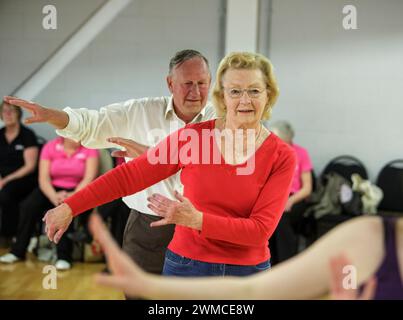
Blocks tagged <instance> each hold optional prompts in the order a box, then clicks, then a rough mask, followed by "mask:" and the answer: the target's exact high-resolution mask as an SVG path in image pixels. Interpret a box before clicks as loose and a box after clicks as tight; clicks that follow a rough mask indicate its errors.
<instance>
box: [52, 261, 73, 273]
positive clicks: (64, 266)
mask: <svg viewBox="0 0 403 320" xmlns="http://www.w3.org/2000/svg"><path fill="white" fill-rule="evenodd" d="M55 267H56V269H57V270H60V271H63V270H69V269H71V263H70V262H68V261H66V260H57V261H56V263H55Z"/></svg>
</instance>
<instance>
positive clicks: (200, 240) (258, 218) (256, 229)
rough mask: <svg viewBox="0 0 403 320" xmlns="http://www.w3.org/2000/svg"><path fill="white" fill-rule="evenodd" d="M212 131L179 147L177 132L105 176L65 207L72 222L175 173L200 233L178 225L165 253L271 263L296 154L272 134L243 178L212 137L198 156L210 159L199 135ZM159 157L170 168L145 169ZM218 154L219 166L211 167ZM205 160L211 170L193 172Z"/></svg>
mask: <svg viewBox="0 0 403 320" xmlns="http://www.w3.org/2000/svg"><path fill="white" fill-rule="evenodd" d="M214 126H215V120H210V121H206V122H202V123H198V124H191V125H187V126H186V127H185V128H191V129H194V130H195V131H194V132H197V133H198V135H197V138H196V139H195V135H192V137H189V139H188V140H186V141H180V140H182V139H179V142H178V139H177V137H178V136H179V137H182V136H181V135H183V134H184V132H183V131H184V128H182V129H180V130H179V131H177V132H176V133H173V134H171V135H170V136H169V137H168V138H166V139H165V140H164V141H162V142H161V143H160V144H158V145H157V146H156V147H155V148H152V149H150V150H149V152H148V153H146V154H143V155H142V156H140V157H138V158H136V159H134V160H132V161H130V162H128V163H126V164H122V165H120V166H118V167H117V168H115V169H113V170H111V171H109V172H108V173H106V174H105V175H103V176H101V177H99V178H98V179H96V180H95V181H93V182H92V183H91V184H89V185H88V186H87V187H86V188H84V189H82V190H80V191H79V192H77V193H75V194H74V195H73V196H71V197H70V198H68V199H66V200H65V202H66V203H67V204H68V205H69V206H70V207H71V209H72V210H73V215H74V216H76V215H78V214H79V213H82V212H84V211H86V210H88V209H91V208H94V207H96V206H98V205H100V204H103V203H106V202H110V201H112V200H114V199H116V198H119V197H122V196H126V195H130V194H133V193H135V192H138V191H141V190H143V189H145V188H147V187H149V186H151V185H153V184H154V183H156V182H158V181H161V180H163V179H165V178H167V177H169V176H171V175H173V174H175V173H176V172H178V171H179V170H182V172H181V182H182V184H183V185H184V196H185V197H187V198H188V199H189V200H190V201H191V203H192V204H193V205H194V206H195V208H196V209H197V210H199V211H202V212H203V224H202V230H201V231H198V230H195V229H191V228H187V227H183V226H179V225H177V226H176V228H175V234H174V237H173V239H172V241H171V243H170V244H169V249H170V250H172V251H173V252H175V253H177V254H179V255H182V256H186V257H188V258H191V259H196V260H200V261H205V262H211V263H226V264H237V265H256V264H258V263H261V262H263V261H265V260H267V259H268V258H270V253H269V249H268V239H269V238H270V237H271V235H272V234H273V232H274V230H275V228H276V226H277V224H278V222H279V220H280V217H281V215H282V212H283V211H284V208H285V204H286V202H287V199H288V195H289V190H290V186H291V181H292V177H293V174H294V171H295V166H296V158H295V154H294V152H293V151H292V149H291V148H290V147H289V146H288V145H287V144H286V143H284V142H283V141H282V140H281V139H279V138H278V137H277V136H276V135H274V134H271V135H270V136H269V137H268V138H267V139H266V140H265V141H264V142H263V144H262V145H261V146H260V147H259V148H258V150H257V151H256V153H255V168H254V171H253V172H252V173H251V174H249V175H238V174H237V171H236V170H237V168H242V167H245V166H246V165H245V164H240V165H230V164H226V163H225V162H224V160H223V158H222V157H221V153H220V151H219V149H218V146H217V145H216V143H215V138H214V135H211V137H210V138H209V141H210V146H209V147H208V148H207V149H206V146H205V144H204V151H210V152H209V153H208V152H207V153H206V152H204V153H203V152H201V151H202V146H203V143H202V134H201V133H202V130H204V131H205V132H213V131H212V129H214ZM206 130H207V131H206ZM186 132H189V131H186ZM186 136H188V134H187V133H186ZM173 142H175V143H173ZM156 150H158V151H156ZM171 150H172V151H173V152H172V154H173V155H171V153H170V152H171ZM164 151H168V155H171V156H168V162H169V163H167V164H161V163H158V164H152V163H150V161H149V159H150V158H147V155H150V154H154V155H162V154H163V153H161V152H164ZM195 151H199V152H195ZM178 154H179V155H180V157H178ZM217 154H218V157H219V158H221V163H220V164H211V159H213V157H214V156H217ZM184 155H189V156H191V159H192V161H186V159H183V158H184ZM206 156H207V158H208V157H210V158H209V160H210V162H209V163H210V164H200V163H206ZM189 159H190V158H189ZM151 162H152V161H151ZM189 162H190V163H189ZM207 162H208V161H207Z"/></svg>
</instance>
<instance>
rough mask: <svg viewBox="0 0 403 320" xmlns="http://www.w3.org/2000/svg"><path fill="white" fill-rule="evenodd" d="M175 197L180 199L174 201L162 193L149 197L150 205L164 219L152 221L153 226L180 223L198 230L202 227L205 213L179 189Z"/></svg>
mask: <svg viewBox="0 0 403 320" xmlns="http://www.w3.org/2000/svg"><path fill="white" fill-rule="evenodd" d="M175 197H176V199H178V200H179V201H174V200H171V199H168V198H167V197H164V196H162V195H160V194H153V195H152V196H151V197H149V198H148V201H149V204H148V207H149V208H150V209H151V210H152V211H153V212H155V213H156V214H158V215H159V216H161V217H163V219H161V220H159V221H156V222H153V223H151V225H150V226H151V227H157V226H164V225H167V224H178V225H181V226H185V227H189V228H192V229H196V230H201V229H202V224H203V213H202V212H200V211H198V210H196V208H195V207H194V206H193V204H192V203H191V202H190V201H189V200H188V199H187V198H185V197H183V196H182V195H181V194H180V193H179V192H178V191H175Z"/></svg>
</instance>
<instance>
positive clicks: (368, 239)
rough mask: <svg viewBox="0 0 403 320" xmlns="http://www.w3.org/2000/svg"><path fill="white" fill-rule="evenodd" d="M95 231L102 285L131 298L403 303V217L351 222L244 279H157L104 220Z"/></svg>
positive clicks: (95, 223)
mask: <svg viewBox="0 0 403 320" xmlns="http://www.w3.org/2000/svg"><path fill="white" fill-rule="evenodd" d="M90 230H91V232H92V233H93V235H94V238H95V239H97V240H98V241H99V243H100V244H101V247H102V248H103V250H104V253H105V256H106V258H107V262H108V266H109V269H110V272H111V275H105V274H98V275H97V277H96V282H97V283H98V284H101V285H105V286H108V287H113V288H116V289H119V290H123V291H124V292H125V293H126V294H127V295H129V296H131V297H141V298H145V299H161V300H164V299H208V300H214V299H221V300H225V299H237V300H244V299H251V300H257V299H266V300H267V299H318V298H325V297H326V296H327V295H329V293H330V295H331V297H332V298H334V299H376V300H397V299H400V300H402V299H403V282H402V277H401V274H403V254H402V253H403V218H386V217H359V218H355V219H351V220H349V221H347V222H344V223H342V224H340V225H338V226H337V227H335V228H334V229H332V230H331V231H330V232H328V233H327V234H326V235H325V236H323V237H322V238H320V239H319V240H317V241H316V242H315V243H314V244H313V245H312V246H310V247H309V248H308V249H307V250H306V251H304V252H301V253H300V254H298V255H297V256H295V257H293V258H291V259H289V260H288V261H285V262H283V263H281V264H279V265H277V266H274V268H272V270H267V271H264V272H261V273H258V274H255V275H252V276H248V277H243V278H240V277H229V278H223V277H210V278H202V279H201V278H179V277H175V278H171V277H162V276H159V275H153V274H150V273H147V272H144V271H143V270H141V269H140V268H139V267H138V266H137V265H136V264H135V263H134V262H133V261H132V260H131V259H130V257H129V256H128V255H127V254H126V253H124V252H123V251H122V250H120V249H119V247H118V246H117V244H116V243H115V242H114V240H113V239H112V237H111V236H110V234H109V232H108V230H107V229H106V227H105V226H104V225H103V223H102V220H101V219H100V217H99V216H97V215H92V216H91V218H90ZM346 266H348V269H347V271H348V272H347V273H346ZM346 283H347V285H346ZM361 289H363V290H362V292H360V291H361Z"/></svg>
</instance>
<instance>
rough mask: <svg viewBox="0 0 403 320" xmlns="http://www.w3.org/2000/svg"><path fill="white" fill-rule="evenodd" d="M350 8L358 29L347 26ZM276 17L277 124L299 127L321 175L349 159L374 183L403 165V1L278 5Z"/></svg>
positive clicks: (276, 1)
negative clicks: (392, 166) (402, 161)
mask: <svg viewBox="0 0 403 320" xmlns="http://www.w3.org/2000/svg"><path fill="white" fill-rule="evenodd" d="M346 4H354V5H355V6H356V8H357V11H358V12H357V13H358V29H357V30H344V29H343V27H342V19H343V17H344V15H343V13H342V8H343V6H344V5H346ZM271 14H272V21H271V30H269V33H267V37H269V38H270V53H269V56H270V58H271V60H272V62H273V64H274V66H275V70H276V74H277V77H278V82H279V86H280V90H281V94H280V98H279V101H278V103H277V105H276V106H275V110H274V116H273V119H272V120H273V121H274V120H278V119H288V120H289V121H290V122H291V123H292V124H293V125H294V127H295V129H296V138H295V142H296V143H299V144H301V145H303V146H305V147H306V148H308V150H309V152H310V154H311V156H312V158H313V162H314V166H315V169H316V170H317V172H318V173H319V172H321V170H322V169H323V166H324V165H325V164H326V163H327V162H328V161H329V160H330V159H331V158H333V157H335V156H338V155H341V154H351V155H354V156H356V157H358V158H359V159H361V160H362V161H363V162H364V164H365V165H366V166H367V169H368V171H369V174H370V178H371V179H374V178H376V176H377V174H378V172H379V170H380V169H381V167H382V166H383V165H384V164H385V163H386V162H388V161H389V160H392V159H394V158H403V19H402V14H403V1H400V0H387V1H382V2H380V1H376V0H355V1H341V0H326V1H322V0H304V1H295V0H273V1H272V13H271ZM269 125H270V122H269Z"/></svg>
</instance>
